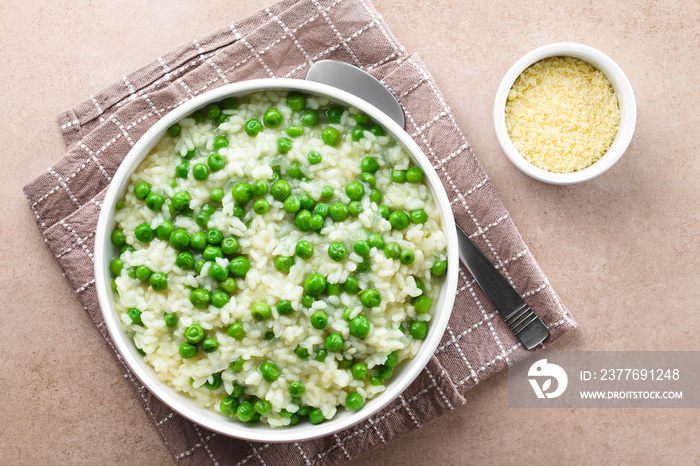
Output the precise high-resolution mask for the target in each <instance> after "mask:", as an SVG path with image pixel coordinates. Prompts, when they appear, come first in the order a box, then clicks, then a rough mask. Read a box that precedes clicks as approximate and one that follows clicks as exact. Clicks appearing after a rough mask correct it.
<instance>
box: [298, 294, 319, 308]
mask: <svg viewBox="0 0 700 466" xmlns="http://www.w3.org/2000/svg"><path fill="white" fill-rule="evenodd" d="M315 301H316V298H314V297H313V296H311V295H310V294H306V293H304V296H302V297H301V305H302V306H304V307H306V308H311V306H313V305H314V302H315Z"/></svg>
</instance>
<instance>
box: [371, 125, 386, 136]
mask: <svg viewBox="0 0 700 466" xmlns="http://www.w3.org/2000/svg"><path fill="white" fill-rule="evenodd" d="M369 132H370V133H372V134H374V135H375V136H377V137H381V136H384V128H382V127H381V126H379V125H372V126H370V127H369Z"/></svg>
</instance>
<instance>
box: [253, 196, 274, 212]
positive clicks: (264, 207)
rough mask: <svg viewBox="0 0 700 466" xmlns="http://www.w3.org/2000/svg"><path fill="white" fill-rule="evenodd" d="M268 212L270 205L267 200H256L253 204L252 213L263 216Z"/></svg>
mask: <svg viewBox="0 0 700 466" xmlns="http://www.w3.org/2000/svg"><path fill="white" fill-rule="evenodd" d="M269 210H270V203H269V202H267V199H265V198H262V197H261V198H260V199H256V200H255V202H254V203H253V212H255V213H256V214H258V215H264V214H266V213H267V212H268V211H269Z"/></svg>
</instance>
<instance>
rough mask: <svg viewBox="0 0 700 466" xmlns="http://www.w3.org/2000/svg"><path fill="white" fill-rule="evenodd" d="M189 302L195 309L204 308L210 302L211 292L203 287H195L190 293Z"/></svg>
mask: <svg viewBox="0 0 700 466" xmlns="http://www.w3.org/2000/svg"><path fill="white" fill-rule="evenodd" d="M190 302H191V303H192V305H193V306H194V307H196V308H197V309H204V308H205V307H207V306H208V305H209V303H210V302H211V294H210V293H209V291H207V290H205V289H204V288H197V289H196V290H192V292H191V293H190Z"/></svg>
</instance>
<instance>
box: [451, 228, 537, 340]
mask: <svg viewBox="0 0 700 466" xmlns="http://www.w3.org/2000/svg"><path fill="white" fill-rule="evenodd" d="M455 226H456V227H457V238H458V240H459V258H460V260H461V261H462V262H463V263H464V265H466V266H467V269H468V270H469V273H471V274H472V276H473V277H474V279H475V280H476V282H477V283H478V284H479V287H481V289H482V290H484V293H485V294H486V296H487V297H488V298H489V300H490V301H491V303H492V304H493V306H494V307H495V308H496V310H497V311H498V313H499V314H500V315H501V317H503V319H504V320H505V321H506V324H507V325H508V327H509V328H510V329H511V330H512V331H513V333H514V334H515V336H516V337H518V339H519V340H520V342H521V343H522V344H523V346H525V348H527V349H532V348H534V347H535V346H537V345H539V344H540V343H542V341H544V339H545V338H547V337H548V336H549V330H548V329H547V327H546V326H545V325H544V322H542V320H541V319H540V318H539V317H538V316H537V314H535V312H534V311H533V310H532V309H531V308H530V306H529V305H528V304H527V303H526V302H525V300H523V298H521V297H520V295H519V294H518V293H517V292H516V291H515V290H514V289H513V287H512V286H511V285H510V283H508V281H507V280H506V279H505V278H503V276H502V275H501V274H500V273H499V272H498V270H496V267H494V266H493V264H491V262H489V261H488V259H486V257H485V256H484V255H483V254H482V252H481V251H480V250H479V249H478V248H477V247H476V246H475V245H474V243H472V241H471V240H470V239H469V236H467V234H466V233H465V232H464V231H463V230H462V228H460V226H459V225H457V224H455Z"/></svg>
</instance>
